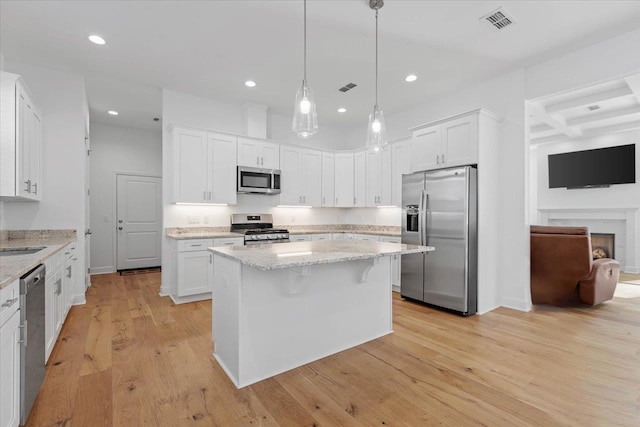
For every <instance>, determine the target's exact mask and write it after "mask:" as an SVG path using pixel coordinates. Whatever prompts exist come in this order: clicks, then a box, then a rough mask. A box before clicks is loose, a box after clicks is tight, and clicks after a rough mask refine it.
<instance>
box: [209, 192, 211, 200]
mask: <svg viewBox="0 0 640 427" xmlns="http://www.w3.org/2000/svg"><path fill="white" fill-rule="evenodd" d="M209 200H211V191H209Z"/></svg>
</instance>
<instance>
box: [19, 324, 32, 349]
mask: <svg viewBox="0 0 640 427" xmlns="http://www.w3.org/2000/svg"><path fill="white" fill-rule="evenodd" d="M28 322H29V321H28V320H25V321H24V323H23V324H22V325H20V326H18V328H20V329H22V339H21V340H20V341H18V344H24V346H25V347H26V346H27V326H28V324H29V323H28Z"/></svg>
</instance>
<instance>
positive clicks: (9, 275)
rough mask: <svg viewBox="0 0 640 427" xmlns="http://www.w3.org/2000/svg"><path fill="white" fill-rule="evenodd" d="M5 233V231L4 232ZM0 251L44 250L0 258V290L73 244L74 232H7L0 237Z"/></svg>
mask: <svg viewBox="0 0 640 427" xmlns="http://www.w3.org/2000/svg"><path fill="white" fill-rule="evenodd" d="M5 231H6V230H5ZM0 237H1V239H0V251H1V250H3V249H14V248H30V247H40V246H44V247H45V248H44V249H42V250H41V251H38V252H36V253H34V254H30V255H10V256H0V289H2V288H4V287H5V286H7V285H9V284H11V283H12V282H13V281H14V280H16V279H19V278H20V276H23V275H24V274H25V273H27V272H28V271H29V270H31V269H32V268H34V267H36V266H37V265H38V264H42V263H43V262H44V261H45V260H46V259H48V258H49V257H51V256H52V255H55V254H56V253H58V252H59V251H61V250H62V249H63V248H64V247H65V246H67V245H68V244H69V243H72V242H75V240H76V231H75V230H8V231H7V232H6V233H4V232H3V233H2V234H1V235H0Z"/></svg>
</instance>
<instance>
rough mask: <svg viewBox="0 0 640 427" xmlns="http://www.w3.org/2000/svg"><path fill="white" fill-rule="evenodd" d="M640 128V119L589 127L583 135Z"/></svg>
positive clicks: (588, 135) (589, 135)
mask: <svg viewBox="0 0 640 427" xmlns="http://www.w3.org/2000/svg"><path fill="white" fill-rule="evenodd" d="M635 129H640V120H636V121H634V122H627V123H620V124H618V125H612V126H605V127H602V128H595V129H589V131H587V132H585V133H584V135H583V136H585V137H591V136H596V135H602V134H607V133H614V132H624V131H628V130H635Z"/></svg>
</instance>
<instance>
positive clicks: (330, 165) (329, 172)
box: [322, 153, 336, 207]
mask: <svg viewBox="0 0 640 427" xmlns="http://www.w3.org/2000/svg"><path fill="white" fill-rule="evenodd" d="M335 178H336V172H335V155H334V154H333V153H322V206H323V207H332V206H335V205H336V200H335V199H336V197H335Z"/></svg>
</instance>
